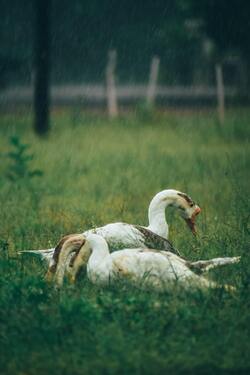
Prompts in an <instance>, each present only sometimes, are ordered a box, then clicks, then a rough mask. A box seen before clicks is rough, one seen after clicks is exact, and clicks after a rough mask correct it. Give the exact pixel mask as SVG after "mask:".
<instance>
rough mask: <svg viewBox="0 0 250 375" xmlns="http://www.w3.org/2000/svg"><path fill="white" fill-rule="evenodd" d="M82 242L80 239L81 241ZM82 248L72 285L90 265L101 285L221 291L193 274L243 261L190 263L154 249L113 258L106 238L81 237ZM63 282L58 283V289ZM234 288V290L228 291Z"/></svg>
mask: <svg viewBox="0 0 250 375" xmlns="http://www.w3.org/2000/svg"><path fill="white" fill-rule="evenodd" d="M79 240H80V238H79ZM81 240H82V248H81V250H80V252H79V254H78V257H77V259H76V260H75V262H74V266H73V273H72V281H74V280H75V276H76V274H77V272H78V271H79V269H80V268H81V267H82V266H83V265H84V264H86V259H87V258H89V260H88V262H87V276H88V278H89V280H90V281H91V282H92V283H94V284H98V285H102V286H103V285H107V284H109V283H110V282H111V283H112V282H116V281H117V280H120V279H123V280H128V281H130V282H132V283H133V284H134V285H136V286H140V287H142V288H152V289H156V290H158V291H163V290H164V289H166V288H167V287H169V285H170V284H171V282H180V283H181V284H182V285H184V286H191V285H192V286H196V287H202V288H203V287H217V286H218V285H217V284H216V283H214V282H212V281H209V280H207V279H206V278H204V277H202V276H199V275H197V274H195V272H194V271H193V270H199V271H200V272H202V271H205V270H207V269H209V268H212V267H217V266H221V265H225V264H232V263H236V262H239V260H240V258H239V257H233V258H216V259H211V260H208V261H198V262H188V261H186V260H184V259H182V258H180V257H179V256H178V255H176V254H173V253H171V252H168V251H158V250H154V249H145V248H137V249H123V250H121V251H116V252H114V253H112V254H110V252H109V248H108V244H107V242H106V241H105V239H104V238H103V237H102V236H99V235H97V234H93V233H91V234H89V235H88V236H87V237H85V236H83V235H82V236H81ZM62 281H63V280H62V279H61V278H59V279H56V282H57V285H59V286H60V285H61V284H62ZM228 288H230V287H228Z"/></svg>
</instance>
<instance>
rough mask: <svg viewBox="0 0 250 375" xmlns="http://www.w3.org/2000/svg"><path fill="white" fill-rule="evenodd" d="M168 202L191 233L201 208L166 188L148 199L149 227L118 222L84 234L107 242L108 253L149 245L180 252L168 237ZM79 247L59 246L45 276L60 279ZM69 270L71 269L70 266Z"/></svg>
mask: <svg viewBox="0 0 250 375" xmlns="http://www.w3.org/2000/svg"><path fill="white" fill-rule="evenodd" d="M169 205H171V206H174V207H176V208H178V209H179V210H180V211H181V214H182V216H183V217H184V219H185V220H186V221H187V222H188V223H190V224H189V226H190V227H191V229H192V231H193V232H194V219H195V216H196V215H197V214H199V212H200V208H199V207H198V206H197V205H196V204H195V203H194V202H193V201H192V199H191V198H190V197H188V196H187V195H186V194H184V193H181V192H179V191H177V190H172V189H169V190H164V191H161V192H160V193H158V194H156V196H155V197H154V198H153V199H152V201H151V202H150V205H149V210H148V217H149V226H148V227H143V226H140V225H133V224H127V223H120V222H118V223H112V224H107V225H105V226H103V227H99V228H94V229H90V230H88V231H86V232H84V233H83V236H88V235H90V234H97V235H99V236H102V237H103V238H104V239H105V241H106V242H107V243H108V246H109V249H110V251H111V252H113V251H117V250H120V249H124V248H140V247H142V248H147V247H149V248H155V249H157V250H165V251H170V252H173V253H175V254H179V252H178V250H177V249H175V248H174V247H173V246H172V244H171V243H170V242H169V241H168V239H167V236H168V225H167V222H166V218H165V209H166V207H167V206H169ZM157 232H158V233H157ZM77 236H78V235H77ZM75 238H78V237H75ZM72 240H74V237H72ZM68 245H69V246H68ZM79 249H80V247H79V245H78V244H77V245H76V246H75V247H74V246H71V245H70V244H69V243H68V242H67V243H66V244H65V245H63V246H60V245H59V246H58V247H57V248H56V250H55V252H54V254H53V258H52V259H51V262H50V265H49V271H48V273H47V279H48V280H50V279H51V278H52V277H53V274H54V273H55V272H57V278H59V279H63V275H64V272H65V269H66V263H67V259H68V258H69V256H70V254H71V253H72V252H75V253H76V257H77V252H78V251H79ZM68 271H69V273H70V272H71V271H70V269H69V270H68Z"/></svg>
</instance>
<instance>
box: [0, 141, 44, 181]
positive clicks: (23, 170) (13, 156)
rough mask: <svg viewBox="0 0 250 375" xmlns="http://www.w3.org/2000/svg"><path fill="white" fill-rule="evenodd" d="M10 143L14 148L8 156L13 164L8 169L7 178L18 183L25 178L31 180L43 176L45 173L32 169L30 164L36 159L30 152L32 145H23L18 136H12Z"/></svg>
mask: <svg viewBox="0 0 250 375" xmlns="http://www.w3.org/2000/svg"><path fill="white" fill-rule="evenodd" d="M9 142H10V145H11V146H12V151H10V152H8V153H7V154H6V156H7V157H8V158H9V160H10V162H11V164H10V166H9V167H8V171H7V173H6V177H7V178H8V179H9V180H11V181H17V180H20V179H24V178H26V179H27V178H29V179H30V178H32V177H35V176H42V174H43V172H42V171H41V170H39V169H32V168H31V167H30V162H31V161H32V160H33V158H34V155H33V154H31V153H29V151H28V149H29V147H30V145H28V144H25V143H22V142H21V140H20V138H19V137H18V136H12V137H11V138H10V140H9Z"/></svg>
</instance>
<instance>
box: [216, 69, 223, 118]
mask: <svg viewBox="0 0 250 375" xmlns="http://www.w3.org/2000/svg"><path fill="white" fill-rule="evenodd" d="M215 72H216V87H217V103H218V115H219V121H220V124H223V123H224V120H225V93H224V84H223V73H222V66H221V64H216V66H215Z"/></svg>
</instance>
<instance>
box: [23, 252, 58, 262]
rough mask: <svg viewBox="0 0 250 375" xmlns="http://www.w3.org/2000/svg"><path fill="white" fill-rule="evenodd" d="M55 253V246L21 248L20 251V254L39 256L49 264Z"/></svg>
mask: <svg viewBox="0 0 250 375" xmlns="http://www.w3.org/2000/svg"><path fill="white" fill-rule="evenodd" d="M53 253H54V248H51V249H44V250H21V251H19V252H18V254H19V255H21V256H22V255H24V254H25V255H26V254H28V255H31V256H37V257H39V258H40V259H41V260H43V261H45V262H47V263H48V264H49V262H50V260H51V258H52V256H53Z"/></svg>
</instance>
